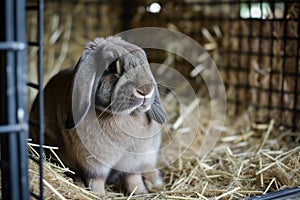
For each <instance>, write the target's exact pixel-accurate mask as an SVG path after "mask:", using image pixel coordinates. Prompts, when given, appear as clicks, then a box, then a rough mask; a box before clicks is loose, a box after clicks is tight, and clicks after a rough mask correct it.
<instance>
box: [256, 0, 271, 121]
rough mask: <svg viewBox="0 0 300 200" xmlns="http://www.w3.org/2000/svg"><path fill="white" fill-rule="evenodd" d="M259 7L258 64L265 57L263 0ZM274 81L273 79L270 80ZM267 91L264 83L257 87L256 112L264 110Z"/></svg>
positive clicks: (260, 0) (260, 1)
mask: <svg viewBox="0 0 300 200" xmlns="http://www.w3.org/2000/svg"><path fill="white" fill-rule="evenodd" d="M258 3H259V9H260V12H261V16H260V18H258V21H259V32H258V33H259V35H258V52H257V53H258V60H257V62H258V65H261V64H263V63H262V58H263V42H264V36H263V34H264V33H263V29H264V27H263V23H264V19H263V1H262V0H259V2H258ZM261 67H262V66H259V68H261ZM269 81H272V80H269ZM264 92H265V91H264V90H263V89H262V85H260V86H259V87H258V88H257V89H256V98H257V99H256V102H255V112H257V113H258V112H263V111H262V109H264V106H265V105H264V103H265V102H262V98H261V97H262V96H263V95H262V93H264ZM259 120H265V119H259Z"/></svg>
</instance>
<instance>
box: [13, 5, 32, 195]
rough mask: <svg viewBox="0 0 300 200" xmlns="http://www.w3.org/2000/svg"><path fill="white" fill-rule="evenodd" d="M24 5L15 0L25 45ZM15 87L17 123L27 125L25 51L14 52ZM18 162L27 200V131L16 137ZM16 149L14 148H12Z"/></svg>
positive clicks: (19, 31) (19, 34)
mask: <svg viewBox="0 0 300 200" xmlns="http://www.w3.org/2000/svg"><path fill="white" fill-rule="evenodd" d="M25 10H26V4H25V0H16V5H15V17H16V36H15V37H16V40H17V41H19V42H22V43H24V44H26V14H25ZM16 54H17V55H16V56H17V60H16V67H17V68H16V86H17V96H16V97H17V105H18V107H17V113H16V114H17V123H19V124H21V123H27V121H28V120H27V119H28V109H27V107H28V102H27V97H28V95H27V84H26V83H27V49H26V48H25V49H24V50H20V51H17V52H16ZM17 137H18V150H19V152H18V155H19V157H18V160H17V162H18V163H19V171H20V173H19V184H20V188H21V191H20V196H21V198H22V199H29V186H28V184H29V181H28V147H27V138H28V130H23V131H21V132H20V133H19V134H18V135H17ZM13 148H16V147H13Z"/></svg>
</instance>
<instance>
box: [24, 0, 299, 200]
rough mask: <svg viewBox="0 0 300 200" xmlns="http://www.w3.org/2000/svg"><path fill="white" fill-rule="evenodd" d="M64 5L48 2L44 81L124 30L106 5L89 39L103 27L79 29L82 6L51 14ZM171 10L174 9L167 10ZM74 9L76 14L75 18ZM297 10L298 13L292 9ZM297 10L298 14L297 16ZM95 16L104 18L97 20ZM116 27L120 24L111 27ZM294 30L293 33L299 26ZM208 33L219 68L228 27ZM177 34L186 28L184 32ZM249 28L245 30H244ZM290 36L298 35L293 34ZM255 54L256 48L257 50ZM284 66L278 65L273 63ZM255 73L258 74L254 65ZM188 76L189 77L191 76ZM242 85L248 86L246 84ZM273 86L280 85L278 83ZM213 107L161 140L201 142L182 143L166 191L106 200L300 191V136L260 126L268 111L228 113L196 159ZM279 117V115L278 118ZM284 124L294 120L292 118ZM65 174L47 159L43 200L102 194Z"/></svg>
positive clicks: (114, 194)
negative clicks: (177, 137) (98, 40)
mask: <svg viewBox="0 0 300 200" xmlns="http://www.w3.org/2000/svg"><path fill="white" fill-rule="evenodd" d="M58 6H59V5H58V4H55V3H51V2H50V1H49V2H47V4H46V12H45V16H46V17H45V19H46V23H45V28H46V31H45V49H46V51H45V62H44V64H45V72H46V74H45V83H46V82H47V81H48V80H49V79H50V77H51V76H53V74H55V73H57V72H58V71H59V70H60V69H61V68H62V67H63V66H65V67H68V66H70V65H72V64H74V63H76V61H77V59H78V58H79V57H80V54H81V52H82V50H83V49H82V47H83V46H84V43H85V42H86V38H93V37H96V36H105V35H108V34H111V33H112V32H118V28H117V27H120V24H118V23H117V22H116V20H114V19H115V17H116V16H119V14H118V13H120V11H121V10H118V9H117V10H114V9H112V8H111V7H110V6H105V5H104V6H102V7H101V13H104V14H103V16H101V20H102V21H101V24H102V28H101V30H102V32H100V33H96V32H91V33H88V35H86V33H80V31H84V30H86V29H87V28H91V27H94V26H97V25H96V24H97V21H96V22H95V21H93V20H91V21H90V24H86V25H85V26H86V27H85V28H81V26H80V23H81V25H82V23H83V22H82V21H80V18H81V17H80V16H82V15H83V14H84V13H85V11H84V7H83V4H81V3H80V1H79V3H78V4H77V5H76V6H73V5H71V4H70V5H64V9H65V10H63V12H62V13H69V14H65V15H61V13H59V12H57V13H54V14H53V13H52V11H53V10H58ZM167 6H171V5H169V4H168V5H167ZM195 8H196V7H195ZM89 9H90V10H89V12H90V13H92V15H91V16H94V15H93V12H95V13H97V12H96V11H95V10H94V9H96V8H93V6H91V7H90V8H89ZM297 9H299V8H297ZM70 10H71V12H72V15H71V14H70ZM292 11H293V12H294V10H292ZM297 12H299V11H298V10H297ZM108 13H109V14H108ZM176 13H177V12H174V14H176ZM95 15H96V14H95ZM74 16H75V17H77V18H76V19H77V20H76V23H77V24H76V25H77V27H75V29H74V26H73V25H72V24H74V21H73V20H74ZM96 17H98V18H99V16H96ZM109 17H111V18H109ZM28 19H29V20H28V26H29V27H32V29H30V31H29V34H28V37H29V40H30V41H32V40H34V39H35V38H36V35H35V31H36V29H37V28H36V26H35V24H36V21H35V17H34V16H28ZM93 19H94V18H93ZM134 19H136V20H137V21H140V22H142V21H141V20H140V19H141V16H140V17H139V16H134ZM187 19H188V17H187ZM77 21H80V22H77ZM186 21H188V20H186ZM111 22H114V23H113V24H111ZM161 22H162V21H161ZM157 23H158V22H157ZM179 23H181V24H179ZM183 25H185V26H187V28H185V29H183V30H187V31H189V29H188V27H190V28H191V26H189V23H184V22H182V21H178V24H176V22H175V21H174V23H168V24H167V26H166V27H168V28H171V29H175V30H176V27H181V26H183ZM196 25H197V24H196ZM241 25H244V26H247V22H242V23H241ZM280 27H281V26H280V24H278V25H277V26H276V27H275V28H276V29H275V32H274V33H273V34H276V33H277V34H282V31H281V29H280ZM290 27H291V28H293V26H290ZM98 28H99V27H98ZM193 28H197V27H193ZM209 28H210V30H214V32H215V33H216V34H214V36H216V37H217V38H215V39H214V38H211V37H210V35H209V32H207V31H205V29H202V27H200V26H199V30H202V34H203V35H202V36H203V37H204V38H210V39H211V40H212V41H209V40H207V39H206V40H205V41H206V44H207V45H206V47H207V48H208V49H209V48H210V51H209V52H210V53H211V56H212V58H213V59H214V60H215V61H216V62H218V60H217V59H221V58H220V57H219V50H220V49H218V45H220V44H221V43H224V44H221V45H224V46H225V47H226V41H228V40H227V39H228V38H226V37H228V35H226V32H224V30H226V24H224V27H221V28H222V29H223V30H222V31H223V33H224V34H225V35H220V34H222V33H221V32H220V27H218V26H213V27H209ZM227 28H228V27H227ZM268 28H270V27H269V26H266V28H265V29H268ZM179 30H181V29H180V28H179ZM238 30H239V29H238V28H236V29H234V27H233V29H232V31H233V33H234V31H238ZM243 30H244V31H246V32H247V30H246V29H243ZM266 31H267V30H266ZM291 32H292V33H295V32H293V31H291ZM72 33H73V34H72ZM74 33H78V34H74ZM217 33H220V34H217ZM205 35H206V36H205ZM223 36H224V38H225V39H224V40H222V39H221V38H222V37H223ZM297 37H298V36H297ZM214 40H216V41H217V45H215V46H213V47H212V46H211V45H209V44H212V43H214ZM74 41H76V43H74ZM231 41H232V42H233V43H232V46H233V47H236V45H235V42H236V38H231ZM279 42H280V41H279ZM227 45H228V44H227ZM245 45H247V44H244V45H243V46H245ZM267 45H268V44H267ZM273 45H274V46H273V50H272V51H273V53H274V54H275V55H276V54H278V53H280V52H278V51H281V48H282V44H277V43H276V41H275V43H274V44H273ZM289 45H291V51H294V49H293V48H294V46H292V44H289V43H288V44H287V46H289ZM222 48H223V47H222ZM256 50H257V49H256ZM256 50H255V49H254V51H256ZM36 52H37V49H36V48H30V49H29V67H30V69H29V75H28V76H29V80H31V81H33V82H36V60H35V56H36ZM222 59H223V61H224V62H226V59H230V58H226V57H225V58H222ZM220 61H221V60H220ZM177 62H178V61H177ZM249 62H250V63H252V65H255V64H256V63H257V58H255V57H253V58H252V60H251V61H248V60H247V61H245V63H244V61H242V63H241V64H242V67H245V66H246V65H247V63H249ZM278 62H279V61H278ZM278 62H277V61H274V63H278ZM243 63H244V64H243ZM266 63H267V62H266ZM178 64H179V65H180V62H178ZM266 66H267V64H265V65H264V66H263V65H261V66H258V68H257V69H260V68H262V69H264V70H267V69H268V67H266ZM175 67H176V66H175ZM274 68H275V69H276V66H274ZM274 68H273V69H274ZM178 69H179V68H178ZM253 69H256V68H255V66H254V67H253ZM257 69H256V71H251V74H250V76H258V72H257ZM225 70H226V69H225ZM230 73H232V74H230V75H231V76H230V77H236V76H237V74H236V73H238V72H232V71H231V72H230ZM184 74H185V75H186V76H189V75H190V71H188V72H187V73H184ZM222 74H223V75H224V78H226V72H224V71H223V72H222ZM266 74H267V73H266ZM248 75H249V74H248ZM267 77H268V75H265V76H263V78H262V82H253V81H254V80H257V79H255V77H254V78H253V79H250V80H251V81H252V82H250V84H252V85H253V86H261V85H262V86H263V87H265V86H267V83H266V84H264V83H263V80H264V79H267ZM273 78H274V81H276V80H275V79H276V77H273ZM242 79H243V80H246V78H245V79H244V78H242ZM234 81H235V80H234V79H231V80H227V82H228V83H229V86H230V84H231V83H232V84H234ZM286 81H287V83H286V84H285V85H287V87H293V86H292V85H290V84H292V83H289V80H286ZM191 84H192V86H193V87H195V85H196V86H197V84H198V82H197V77H196V78H195V79H191ZM289 85H290V86H289ZM273 86H274V87H275V84H274V85H273ZM199 87H200V86H199ZM201 87H203V86H201ZM298 88H300V87H298ZM277 89H278V88H277ZM280 89H281V88H279V90H280ZM236 92H241V91H236V90H234V89H232V88H231V87H229V88H227V94H229V95H230V96H231V97H235V96H237V95H235V93H236ZM242 92H243V91H242ZM232 93H233V94H232ZM29 94H30V97H29V98H30V101H32V99H33V98H34V96H35V94H36V93H35V92H34V91H30V93H29ZM255 94H257V93H255ZM255 94H254V95H253V96H252V99H250V100H251V101H254V100H257V99H256V97H255ZM274 95H277V94H274ZM239 96H240V97H244V96H245V95H244V94H241V95H239ZM166 98H167V97H165V96H163V99H162V101H163V102H164V103H165V108H166V110H167V112H168V114H169V116H174V113H173V112H174V110H176V109H178V108H177V107H176V103H170V102H168V101H169V100H167V99H166ZM276 98H277V96H274V97H273V96H272V99H276ZM285 99H287V100H286V101H287V102H286V103H287V104H288V105H292V103H293V102H292V103H291V102H290V99H289V98H285ZM264 101H265V99H264ZM264 101H263V102H262V103H263V104H264V103H265V104H267V102H264ZM273 103H274V104H276V101H275V100H274V101H273ZM185 106H188V105H185ZM210 106H211V102H210V101H209V100H205V99H204V100H203V101H201V103H200V104H199V109H200V110H201V116H199V115H196V114H195V113H193V112H191V113H190V114H189V115H186V117H185V118H184V121H183V123H182V124H181V126H179V127H178V129H175V130H174V129H172V127H173V125H174V123H175V120H171V121H170V122H169V123H168V124H166V127H165V128H164V129H163V130H164V131H163V138H165V136H166V135H167V134H174V133H177V132H180V131H182V130H183V129H184V130H185V131H184V132H191V131H194V133H196V138H195V142H194V143H193V144H192V145H191V146H186V144H185V143H182V144H178V145H182V147H183V148H187V149H188V150H187V151H186V152H185V153H184V154H183V155H182V156H180V157H179V158H178V159H177V160H175V161H174V162H173V163H171V164H170V165H168V166H166V167H164V168H162V169H161V172H162V175H163V178H164V186H163V188H162V189H161V190H160V191H151V193H149V194H147V195H140V196H135V195H130V196H124V195H123V193H122V192H121V191H119V190H118V189H116V188H114V187H113V186H106V191H107V195H106V197H105V198H104V199H211V198H214V199H241V198H246V197H249V196H254V195H260V194H264V193H267V192H271V191H277V190H281V189H284V188H288V187H293V186H299V185H300V170H299V168H300V147H299V143H300V133H299V132H291V131H290V130H288V129H285V128H284V127H283V126H280V127H278V126H276V122H278V120H277V117H275V118H274V119H272V118H271V119H268V120H266V119H265V118H264V119H263V120H264V121H266V123H254V121H255V118H256V117H257V113H258V114H259V115H261V116H265V113H262V112H265V111H261V112H257V111H256V112H253V110H252V108H251V107H250V108H249V109H247V110H246V111H244V112H243V113H242V114H241V115H239V117H236V116H234V115H233V113H235V112H234V110H235V108H234V107H229V108H228V114H229V115H230V116H231V117H228V118H227V119H226V123H225V125H224V127H223V128H222V133H221V136H220V138H219V140H218V143H217V144H216V145H214V148H213V149H212V150H211V151H210V152H209V153H208V154H207V155H204V156H198V150H199V148H200V147H201V145H202V141H203V137H204V133H205V130H206V129H207V126H208V122H209V121H210V119H211V118H210V117H211V116H210ZM229 106H231V105H229ZM175 113H176V112H175ZM255 114H256V115H255ZM273 114H277V113H275V112H274V113H273ZM274 116H276V115H274ZM174 117H175V119H176V117H178V116H176V115H175V116H174ZM192 119H193V120H196V121H199V129H197V130H190V129H188V128H189V126H190V125H191V124H190V121H192ZM286 119H290V118H289V117H286ZM185 134H186V135H188V133H184V134H183V136H182V138H183V140H184V136H185ZM164 141H165V140H164ZM33 146H34V145H33V144H31V143H30V142H29V148H30V149H31V151H32V153H33V155H34V156H37V157H38V154H37V153H36V152H34V150H33V149H32V147H33ZM45 148H48V149H49V148H50V149H51V150H52V151H53V154H52V155H53V156H55V155H56V154H55V152H56V151H57V148H55V147H45ZM169 153H170V155H173V154H172V153H174V152H171V151H170V152H169ZM29 162H30V163H29V174H30V189H31V190H32V191H34V192H36V193H38V192H39V186H38V182H39V174H38V165H37V164H36V163H34V162H33V161H29ZM65 172H68V173H71V172H70V171H69V170H68V169H67V168H66V167H64V166H63V165H62V164H60V165H54V164H52V163H50V162H48V161H45V163H44V173H45V177H44V180H43V183H44V188H45V199H96V198H97V195H96V194H94V193H92V192H90V191H89V190H88V189H84V188H82V187H79V186H76V185H75V184H74V183H73V180H72V179H70V178H69V177H67V176H66V175H65Z"/></svg>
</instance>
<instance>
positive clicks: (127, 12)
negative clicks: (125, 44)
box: [121, 0, 132, 31]
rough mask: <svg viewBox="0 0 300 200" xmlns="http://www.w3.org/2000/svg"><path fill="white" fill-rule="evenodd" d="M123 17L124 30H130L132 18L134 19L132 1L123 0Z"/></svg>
mask: <svg viewBox="0 0 300 200" xmlns="http://www.w3.org/2000/svg"><path fill="white" fill-rule="evenodd" d="M121 4H122V8H123V13H122V19H123V27H122V31H126V30H129V29H130V28H131V23H130V22H131V19H132V10H131V9H132V1H127V0H122V3H121Z"/></svg>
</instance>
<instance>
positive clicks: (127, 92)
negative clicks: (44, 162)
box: [31, 37, 166, 196]
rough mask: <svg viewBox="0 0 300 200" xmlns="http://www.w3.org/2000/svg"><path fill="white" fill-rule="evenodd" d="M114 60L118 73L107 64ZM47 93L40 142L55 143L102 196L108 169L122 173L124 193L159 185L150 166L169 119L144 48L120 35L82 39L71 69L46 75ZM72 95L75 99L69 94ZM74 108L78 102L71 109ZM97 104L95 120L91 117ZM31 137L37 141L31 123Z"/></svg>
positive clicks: (33, 115) (34, 115) (68, 162)
mask: <svg viewBox="0 0 300 200" xmlns="http://www.w3.org/2000/svg"><path fill="white" fill-rule="evenodd" d="M116 59H118V61H119V62H120V64H121V65H122V74H114V73H111V72H110V71H109V70H107V69H106V68H107V67H108V66H109V65H110V64H111V63H112V62H113V61H115V60H116ZM105 70H106V71H105ZM118 71H119V70H118ZM151 91H154V93H153V95H152V93H151ZM44 95H45V125H46V130H45V143H46V144H47V145H52V146H58V147H59V151H58V155H59V157H60V158H61V160H62V161H63V162H64V163H65V164H66V165H67V166H68V167H70V168H71V169H72V170H74V171H75V172H76V174H77V175H78V176H79V177H80V178H81V179H82V181H84V182H85V183H88V186H89V187H90V188H91V189H92V190H93V191H96V192H98V193H99V195H100V196H103V195H105V191H104V184H105V182H106V181H107V180H109V174H110V172H111V169H112V168H115V169H116V170H117V171H118V170H119V169H124V170H125V171H126V173H123V172H118V173H120V174H122V176H120V177H123V182H124V183H125V186H126V188H127V192H128V193H130V192H132V191H131V190H132V189H133V188H135V186H138V188H137V190H136V193H146V192H147V189H151V188H152V187H154V186H157V185H160V184H162V179H161V177H160V175H159V172H158V171H157V170H155V169H156V162H157V154H158V150H159V147H160V143H161V137H160V125H159V123H160V124H162V123H164V122H165V121H166V114H165V111H164V109H163V108H162V105H161V102H160V98H159V94H158V89H157V84H156V82H155V80H154V77H153V75H152V73H151V71H150V67H149V63H148V61H147V58H146V54H145V52H144V51H143V50H142V49H141V48H139V47H137V46H135V45H133V44H130V43H127V42H125V41H124V40H122V39H121V38H118V37H109V38H107V39H103V38H96V39H95V40H94V41H92V42H89V43H88V44H87V46H86V50H85V51H84V53H83V56H82V57H81V59H80V61H79V62H78V64H77V66H76V68H75V69H68V70H64V71H62V72H60V73H59V74H57V75H56V76H54V77H53V78H52V79H51V80H50V81H49V83H48V84H47V86H46V87H45V90H44ZM72 95H73V96H74V97H77V98H73V100H72ZM141 95H142V97H143V95H145V97H146V96H147V95H148V96H147V98H141ZM72 106H73V107H74V106H77V107H78V110H77V111H76V112H75V113H74V112H72ZM94 107H95V108H96V116H97V118H98V120H96V121H95V120H94V121H93V120H90V119H93V118H92V117H93V116H92V114H91V113H92V112H90V111H91V108H94ZM37 113H38V105H37V100H35V102H34V104H33V107H32V111H31V119H32V120H37ZM157 122H158V123H157ZM95 125H96V126H95ZM75 127H76V128H75ZM79 130H80V131H79ZM31 137H32V139H33V141H35V142H37V141H38V135H37V129H36V127H34V126H32V127H31ZM120 149H122V150H124V151H120ZM128 152H133V153H136V154H128ZM114 177H115V176H114Z"/></svg>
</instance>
